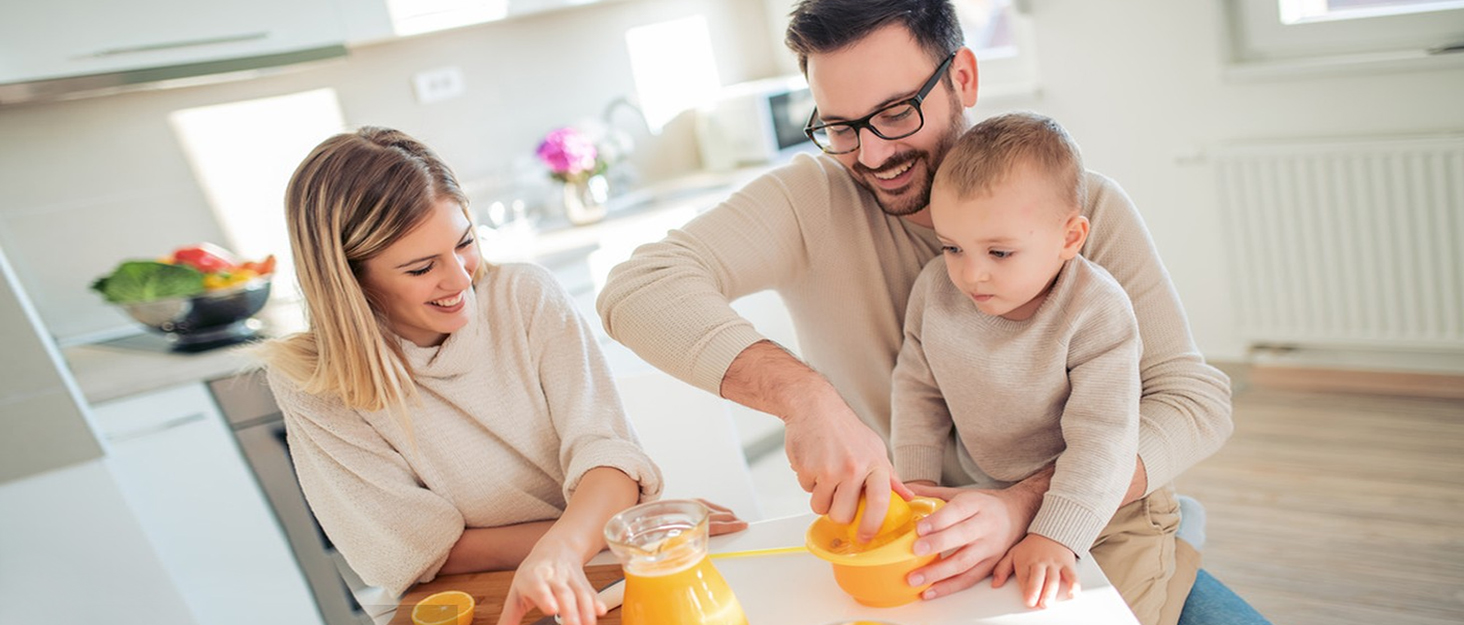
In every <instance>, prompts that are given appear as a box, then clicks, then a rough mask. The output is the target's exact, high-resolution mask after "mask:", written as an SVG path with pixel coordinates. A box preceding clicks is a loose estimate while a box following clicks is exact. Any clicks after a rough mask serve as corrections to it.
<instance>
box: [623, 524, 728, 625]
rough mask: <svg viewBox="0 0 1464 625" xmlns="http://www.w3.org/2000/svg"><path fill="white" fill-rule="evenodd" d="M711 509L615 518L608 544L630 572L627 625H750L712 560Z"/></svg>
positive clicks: (625, 619)
mask: <svg viewBox="0 0 1464 625" xmlns="http://www.w3.org/2000/svg"><path fill="white" fill-rule="evenodd" d="M708 516H710V511H709V510H708V509H707V507H706V506H704V505H702V504H700V503H698V502H695V501H687V500H675V499H673V500H667V501H657V502H652V503H646V504H641V505H639V506H635V507H634V508H630V509H628V510H626V511H624V512H621V513H620V514H617V515H615V516H614V517H611V519H610V521H609V522H608V523H606V524H605V541H606V542H607V543H609V545H610V550H611V551H613V552H615V555H616V557H618V558H619V559H620V564H621V567H622V568H624V569H625V602H624V603H623V604H622V607H621V613H620V622H621V623H623V624H624V625H666V624H667V623H676V624H678V625H747V616H746V615H744V614H743V613H742V605H741V604H739V603H737V597H736V596H735V595H733V594H732V588H731V587H729V586H728V585H727V581H726V580H724V579H722V574H721V573H718V572H717V569H716V567H713V566H712V561H711V560H710V559H709V558H707V523H708V521H707V517H708Z"/></svg>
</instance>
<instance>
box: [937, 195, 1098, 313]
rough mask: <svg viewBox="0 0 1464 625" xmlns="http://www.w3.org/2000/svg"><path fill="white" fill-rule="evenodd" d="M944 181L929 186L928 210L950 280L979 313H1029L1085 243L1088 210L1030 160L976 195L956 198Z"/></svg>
mask: <svg viewBox="0 0 1464 625" xmlns="http://www.w3.org/2000/svg"><path fill="white" fill-rule="evenodd" d="M948 186H949V185H945V184H937V185H936V187H935V189H933V190H932V192H931V198H930V215H931V219H932V220H933V221H934V222H935V233H936V235H937V236H939V237H940V242H941V253H942V254H943V255H944V256H945V263H946V273H947V274H949V275H950V278H951V282H952V283H953V284H955V285H956V287H957V288H959V289H961V291H963V292H965V293H966V295H967V297H970V298H971V301H973V302H975V303H976V308H977V309H978V310H980V311H981V312H983V313H986V314H988V315H998V316H1002V317H1006V318H1008V319H1014V320H1022V319H1027V318H1028V317H1031V316H1032V313H1034V312H1036V311H1037V308H1038V307H1039V306H1041V304H1042V298H1041V297H1040V296H1042V295H1044V294H1046V292H1047V289H1048V288H1049V287H1050V286H1051V285H1052V282H1053V279H1054V278H1055V277H1056V276H1057V273H1058V271H1059V270H1061V269H1062V264H1063V263H1064V262H1065V261H1067V260H1069V259H1071V258H1073V257H1074V256H1076V255H1077V253H1078V250H1079V249H1081V248H1082V245H1083V240H1084V238H1085V237H1086V236H1087V233H1088V220H1087V218H1085V217H1083V216H1081V215H1078V214H1077V213H1076V212H1074V211H1073V210H1072V206H1071V204H1070V203H1069V201H1068V200H1066V199H1064V198H1063V194H1062V193H1060V185H1058V184H1057V183H1056V181H1055V180H1054V178H1053V177H1052V176H1049V175H1046V174H1044V173H1041V172H1039V171H1037V170H1035V169H1033V168H1031V167H1027V166H1020V167H1018V169H1017V170H1016V171H1014V172H1012V175H1011V176H1010V177H1008V179H1007V180H1006V181H1005V182H1003V183H1001V184H999V185H996V186H994V187H993V188H992V189H991V190H990V192H989V193H985V194H978V195H977V196H976V197H971V198H966V199H957V198H956V195H955V193H953V192H952V191H951V190H950V189H949V188H947V187H948Z"/></svg>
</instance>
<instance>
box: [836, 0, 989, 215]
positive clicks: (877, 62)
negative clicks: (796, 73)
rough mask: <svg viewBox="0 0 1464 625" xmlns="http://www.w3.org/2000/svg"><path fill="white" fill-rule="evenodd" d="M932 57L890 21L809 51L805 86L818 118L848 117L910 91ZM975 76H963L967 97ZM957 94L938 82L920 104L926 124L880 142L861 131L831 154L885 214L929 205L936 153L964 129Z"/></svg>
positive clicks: (924, 74) (927, 71)
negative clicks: (852, 144) (847, 147)
mask: <svg viewBox="0 0 1464 625" xmlns="http://www.w3.org/2000/svg"><path fill="white" fill-rule="evenodd" d="M957 61H958V62H957V63H955V64H952V69H951V70H949V71H952V72H954V71H957V69H956V68H957V67H961V66H963V65H962V64H961V63H960V61H961V59H960V58H959V57H958V58H957ZM938 63H939V61H932V59H931V58H930V55H928V54H926V52H925V50H924V49H922V48H921V47H920V45H919V44H918V43H917V42H916V41H915V39H914V38H913V37H911V36H910V33H909V31H908V30H906V29H905V28H904V27H903V26H900V25H897V24H896V25H890V26H886V27H884V28H882V29H880V30H877V31H875V32H873V33H870V34H869V35H868V36H866V37H865V38H864V39H861V40H859V41H858V42H856V43H855V44H854V45H852V46H849V47H847V48H844V49H841V50H837V51H834V52H828V53H823V54H813V55H809V57H808V84H809V89H810V90H811V91H812V92H813V99H814V102H815V103H816V104H817V105H818V111H819V117H820V118H821V119H822V120H823V121H824V122H833V121H847V120H853V119H859V118H861V117H864V116H866V115H869V114H870V113H873V112H875V111H877V110H879V109H881V108H883V107H885V106H888V105H890V104H893V103H895V102H899V101H901V100H905V99H908V98H910V97H912V96H914V95H915V94H916V92H918V91H919V90H920V87H921V85H922V84H924V82H925V81H926V79H928V78H929V77H930V74H931V72H933V71H935V69H936V66H937V64H938ZM974 78H975V77H974V75H972V76H970V79H971V83H972V85H971V98H972V101H973V102H974V97H975V93H974V88H975V87H974ZM958 88H959V87H958ZM961 100H962V98H961V97H960V94H958V93H956V92H955V91H953V90H952V87H951V85H950V84H948V81H945V80H942V81H941V82H940V84H938V85H936V87H935V89H934V90H933V91H931V92H930V94H929V95H928V96H926V98H925V101H924V103H923V104H922V105H921V111H922V113H923V114H924V117H925V125H924V126H923V127H922V128H921V129H920V130H919V131H918V132H916V133H915V134H913V135H910V136H908V137H905V138H903V139H895V140H886V139H881V138H879V137H877V136H875V135H874V133H872V132H870V131H869V130H867V129H864V130H860V131H859V139H860V143H859V149H857V150H854V151H853V152H849V153H847V154H839V155H835V158H837V159H839V162H841V163H843V164H844V166H845V167H846V168H848V169H849V172H850V173H851V174H852V175H853V177H854V181H855V182H857V183H858V184H859V185H860V186H862V187H864V188H866V189H869V191H870V192H871V193H873V194H874V197H875V199H876V200H877V201H878V202H879V205H880V207H881V208H882V209H883V210H884V212H885V213H886V214H889V215H893V216H896V217H905V216H910V215H914V214H916V213H919V212H920V211H921V210H924V209H925V207H926V205H928V204H929V203H930V181H931V179H932V178H934V177H935V170H936V168H937V167H939V166H940V161H941V159H942V158H944V157H945V153H946V151H948V150H949V149H950V147H951V145H953V144H954V143H955V141H956V138H957V137H959V136H960V134H961V132H962V131H963V130H965V129H966V121H965V118H964V117H963V116H962V113H963V112H964V107H963V106H962V101H961Z"/></svg>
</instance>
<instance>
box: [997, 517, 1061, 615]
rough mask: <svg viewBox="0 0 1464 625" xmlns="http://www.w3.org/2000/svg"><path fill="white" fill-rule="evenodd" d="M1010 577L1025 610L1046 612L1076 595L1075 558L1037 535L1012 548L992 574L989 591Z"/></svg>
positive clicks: (1053, 542) (1057, 545)
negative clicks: (1059, 600)
mask: <svg viewBox="0 0 1464 625" xmlns="http://www.w3.org/2000/svg"><path fill="white" fill-rule="evenodd" d="M1013 574H1015V575H1016V576H1017V583H1018V584H1019V585H1020V586H1021V588H1022V601H1023V602H1024V603H1026V604H1027V607H1029V608H1046V607H1048V606H1049V605H1051V604H1052V602H1053V601H1055V600H1057V595H1058V593H1059V592H1061V589H1062V588H1064V587H1066V588H1067V593H1066V594H1065V595H1064V597H1063V598H1065V599H1072V598H1073V596H1075V595H1077V594H1078V590H1079V589H1078V557H1077V555H1075V554H1073V551H1072V550H1071V549H1068V548H1067V547H1064V546H1063V545H1062V543H1060V542H1057V541H1055V540H1052V539H1051V538H1048V537H1046V536H1042V535H1039V534H1028V535H1027V537H1026V538H1023V539H1022V542H1019V543H1017V546H1015V547H1012V550H1011V551H1008V552H1007V554H1006V556H1004V557H1003V558H1002V559H1001V562H998V563H997V564H996V571H995V572H994V573H993V574H992V580H991V587H992V588H1001V587H1002V585H1004V584H1006V582H1007V579H1008V578H1010V577H1011V576H1012V575H1013Z"/></svg>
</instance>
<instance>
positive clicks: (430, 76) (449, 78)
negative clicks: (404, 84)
mask: <svg viewBox="0 0 1464 625" xmlns="http://www.w3.org/2000/svg"><path fill="white" fill-rule="evenodd" d="M412 86H413V88H414V90H415V91H416V92H417V102H419V103H421V104H431V103H433V102H441V101H443V100H447V99H449V98H456V97H458V96H460V95H462V94H463V90H464V81H463V68H461V67H458V66H456V65H450V66H448V67H439V68H437V69H429V70H427V71H423V72H417V75H415V76H413V77H412Z"/></svg>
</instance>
